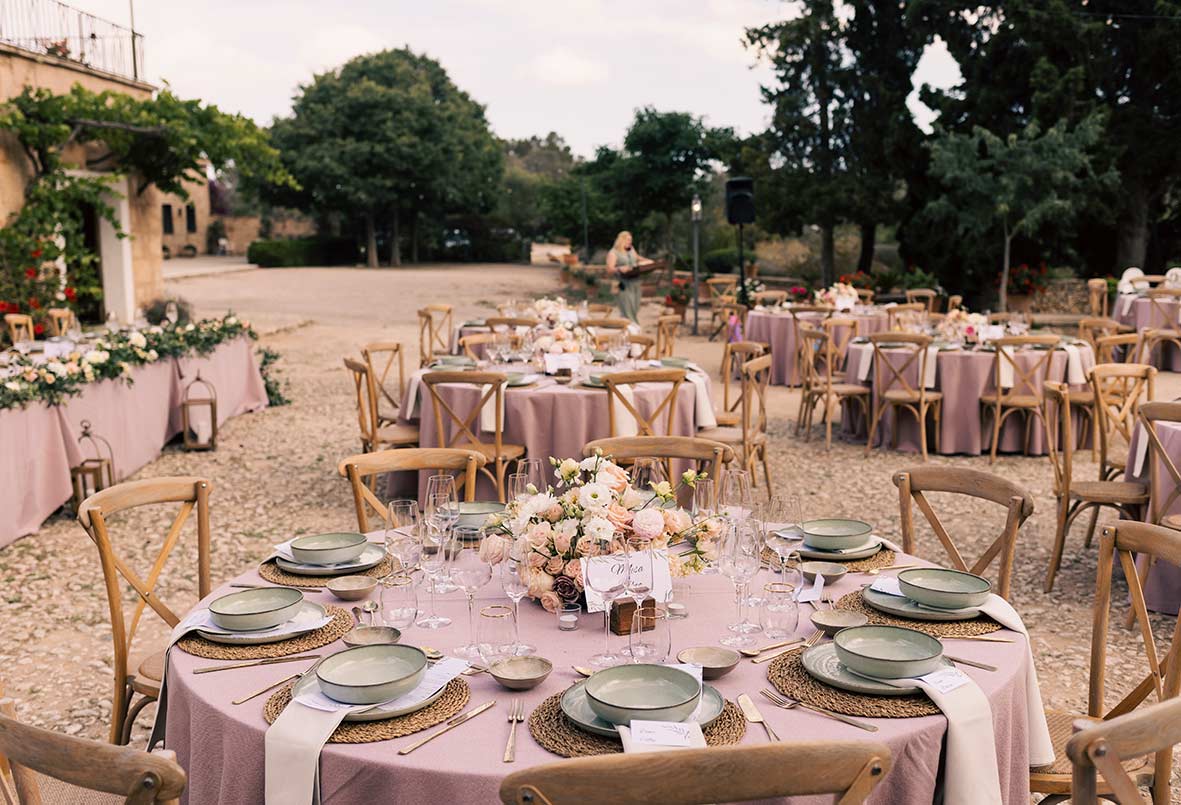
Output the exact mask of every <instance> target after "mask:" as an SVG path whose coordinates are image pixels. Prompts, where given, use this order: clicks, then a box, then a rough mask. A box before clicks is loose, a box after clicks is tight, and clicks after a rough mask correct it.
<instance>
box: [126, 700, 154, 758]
mask: <svg viewBox="0 0 1181 805" xmlns="http://www.w3.org/2000/svg"><path fill="white" fill-rule="evenodd" d="M154 701H156V700H155V698H153V697H151V696H143V697H141V698H140V700H139V701H138V702H136V703H135V704H134V705H132V707H131V709H130V710H128V711H127V718H125V719H123V740H122V741H121V743H122V744H123V746H126V745H127V744H129V743H131V730H132V729H133V728H134V727H135V720H136V719H137V718H139V714H140V713H141V712H143V709H144V708H145V707H147V706H148V705H149V704H151V703H152V702H154Z"/></svg>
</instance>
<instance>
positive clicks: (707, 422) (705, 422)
mask: <svg viewBox="0 0 1181 805" xmlns="http://www.w3.org/2000/svg"><path fill="white" fill-rule="evenodd" d="M685 379H686V380H688V381H689V382H690V383H691V384H692V385H693V394H694V398H693V408H694V414H695V419H696V421H697V427H699V428H716V427H717V426H718V420H717V417H716V416H714V403H713V400H712V399H711V398H710V396H709V378H708V377H706V376H705V375H703V374H700V373H699V372H692V371H690V372H686V373H685Z"/></svg>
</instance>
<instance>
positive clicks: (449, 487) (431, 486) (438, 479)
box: [424, 473, 459, 515]
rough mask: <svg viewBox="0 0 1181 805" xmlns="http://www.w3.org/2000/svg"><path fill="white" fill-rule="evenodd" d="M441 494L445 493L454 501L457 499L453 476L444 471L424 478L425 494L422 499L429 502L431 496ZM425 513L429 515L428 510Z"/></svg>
mask: <svg viewBox="0 0 1181 805" xmlns="http://www.w3.org/2000/svg"><path fill="white" fill-rule="evenodd" d="M441 494H445V495H447V496H448V497H450V498H451V499H452V500H454V501H458V500H459V498H458V496H457V494H456V491H455V478H454V477H452V476H450V475H447V474H446V473H442V474H439V475H432V476H431V477H430V478H427V479H426V496H425V497H424V500H426V501H427V503H428V504H429V503H430V501H431V498H433V497H435V496H436V495H441ZM427 514H428V515H429V514H430V512H427Z"/></svg>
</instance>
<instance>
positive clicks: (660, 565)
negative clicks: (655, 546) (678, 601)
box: [581, 548, 673, 612]
mask: <svg viewBox="0 0 1181 805" xmlns="http://www.w3.org/2000/svg"><path fill="white" fill-rule="evenodd" d="M649 553H651V561H652V585H651V588H650V589H649V591H648V595H647V596H646V597H648V598H652V599H655V600H656V602H657V603H663V602H665V601H667V600H668V599H669V595H670V594H671V593H672V589H673V579H672V573H671V572H670V571H669V569H668V551H667V550H666V549H664V548H661V549H660V550H656V551H650V552H649V551H643V552H640V553H636V554H630V555H629V556H630V558H631V560H632V562H633V564H634V566H635V569H636V570H637V571H638V572H642V573H646V572H647V570H648V554H649ZM629 556H625V555H623V554H611V555H610V556H588V557H585V558H583V559H582V560H581V561H582V578H583V579H587V578H589V577H590V574H592V573H593V574H595V576H596V577H597V576H599V575H600V574H603V573H611V574H613V575H614V576H615V578H616V580H617V581H618V582H619V583H620V584H623V585H626V584H627V573H628V571H627V564H626V562H627V560H628V558H629ZM591 563H593V566H591ZM583 592H585V593H586V611H587V612H602V611H603V609H604V605H603V596H602V595H601V594H600V593H599V592H597V591H595V590H592V589H591V585H589V584H585V585H584V588H583Z"/></svg>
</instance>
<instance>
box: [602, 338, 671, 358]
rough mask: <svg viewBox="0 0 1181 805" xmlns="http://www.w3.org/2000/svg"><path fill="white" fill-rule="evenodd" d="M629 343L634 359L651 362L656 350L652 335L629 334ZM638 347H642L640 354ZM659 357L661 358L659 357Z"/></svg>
mask: <svg viewBox="0 0 1181 805" xmlns="http://www.w3.org/2000/svg"><path fill="white" fill-rule="evenodd" d="M595 342H596V344H597V343H598V338H596V339H595ZM627 343H629V344H631V347H632V349H631V353H632V357H633V358H637V359H639V360H644V361H646V360H651V358H652V352H653V350H654V349H655V348H656V339H655V338H653V337H652V336H650V335H641V334H639V333H636V334H635V335H631V334H629V335H628V337H627ZM636 347H640V350H639V352H637V351H636ZM596 348H597V347H596ZM669 354H670V355H671V354H672V353H671V352H670V353H669ZM657 357H660V356H659V355H657Z"/></svg>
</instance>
